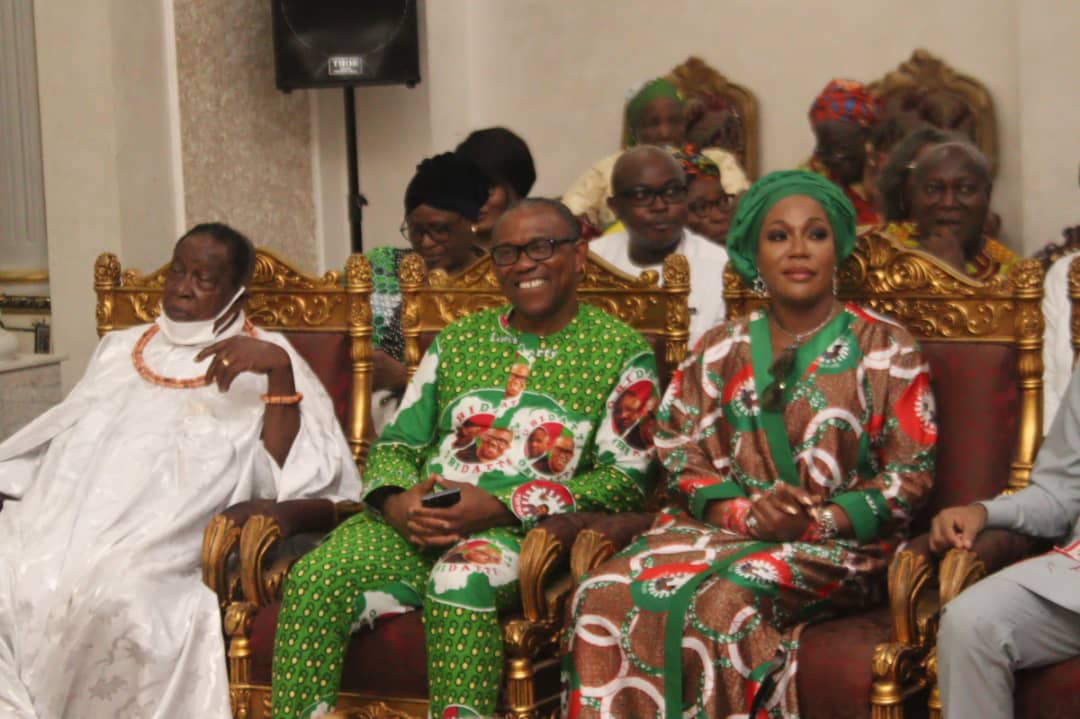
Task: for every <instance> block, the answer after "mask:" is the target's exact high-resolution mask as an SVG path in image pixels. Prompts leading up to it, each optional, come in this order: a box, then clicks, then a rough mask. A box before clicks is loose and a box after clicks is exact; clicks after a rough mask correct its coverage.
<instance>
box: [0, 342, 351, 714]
mask: <svg viewBox="0 0 1080 719" xmlns="http://www.w3.org/2000/svg"><path fill="white" fill-rule="evenodd" d="M242 324H243V323H242V322H236V323H234V326H233V329H232V330H231V331H227V332H225V333H223V334H222V335H221V336H220V337H219V339H220V338H224V337H226V336H229V335H231V334H236V333H238V332H239V331H240V327H241V325H242ZM146 329H147V326H145V325H144V326H142V327H136V328H133V329H130V330H125V331H119V332H114V333H111V334H109V335H107V336H106V337H105V338H104V339H103V340H102V342H101V343H100V344H99V345H98V348H97V350H96V351H95V353H94V356H93V357H92V358H91V360H90V364H89V366H88V368H87V370H86V374H85V375H84V377H83V378H82V380H81V381H80V382H79V384H78V385H77V386H76V387H75V388H74V389H73V390H72V392H71V394H70V395H69V396H68V397H67V398H66V399H65V400H64V401H63V402H62V403H61V404H59V405H57V406H56V407H54V408H53V409H52V410H50V411H48V412H46V413H45V414H43V415H42V416H41V417H39V418H38V419H37V420H35V421H34V422H32V423H31V424H30V425H28V426H27V427H25V428H24V429H22V430H21V431H20V432H18V433H17V434H15V435H14V436H13V437H11V438H10V439H8V440H7V441H6V442H4V443H3V444H2V445H0V492H2V493H4V494H6V495H9V496H12V497H15V498H16V500H8V501H7V502H6V503H5V505H4V507H3V510H2V511H0V717H3V719H8V717H16V718H18V719H30V718H32V719H97V718H100V719H106V718H107V719H119V718H120V717H132V718H139V719H141V718H143V717H148V718H149V717H153V718H155V719H177V718H179V717H184V718H185V719H186V718H187V717H192V718H196V717H198V718H199V719H219V718H220V719H227V718H228V717H231V715H232V714H231V711H230V708H229V692H228V686H227V678H226V669H225V651H224V642H223V638H222V631H221V619H220V613H219V610H218V605H217V598H216V597H215V595H214V594H213V592H211V591H210V590H209V589H208V588H207V587H206V586H205V585H204V584H203V583H202V579H201V568H200V558H201V557H200V555H201V545H202V537H203V530H204V529H205V527H206V525H207V523H208V522H209V520H210V518H211V517H213V516H214V514H216V513H218V512H219V511H221V510H223V509H224V508H226V507H227V506H229V505H231V504H234V503H236V502H240V501H243V500H248V499H253V498H262V497H277V498H279V499H292V498H300V497H327V498H332V499H346V498H348V499H356V498H358V497H359V496H360V478H359V475H358V473H357V470H356V466H355V464H354V463H353V461H352V457H351V454H350V452H349V447H348V445H347V443H346V441H345V438H344V436H343V435H342V432H341V429H340V427H339V425H338V423H337V421H336V419H335V417H334V412H333V407H332V404H331V402H330V398H329V397H328V396H327V394H326V392H325V391H324V389H323V388H322V386H321V384H320V383H319V381H318V379H317V378H316V377H315V375H314V373H313V372H312V371H311V369H310V368H309V367H308V366H307V364H306V363H305V362H304V361H303V360H302V359H301V358H300V357H299V356H298V355H297V353H296V352H295V351H294V350H293V349H292V347H291V346H290V345H289V344H288V342H287V340H285V339H284V338H283V337H282V336H280V335H277V334H275V333H267V332H262V331H257V337H258V338H259V339H262V340H266V341H269V342H273V343H275V344H277V345H280V346H282V347H284V348H285V349H286V350H287V351H288V353H289V356H290V357H291V358H292V366H293V375H294V377H295V383H296V388H297V390H298V391H300V392H302V393H303V395H304V399H303V401H302V402H301V403H300V412H301V423H300V430H299V432H298V433H297V435H296V438H295V440H294V441H293V444H292V448H291V450H290V452H289V455H288V458H287V459H286V461H285V464H284V466H282V467H279V466H278V465H277V463H276V462H275V461H274V460H273V458H272V457H271V456H270V455H269V454H268V453H267V451H266V449H265V448H264V446H263V443H262V441H261V439H260V433H261V431H262V417H263V403H262V401H261V399H260V397H259V395H260V394H262V393H264V392H265V391H266V378H265V377H264V376H262V375H255V374H251V373H244V374H241V375H239V376H238V377H237V379H236V380H235V382H234V383H233V385H232V387H231V388H230V390H229V392H228V393H225V394H223V393H221V392H220V391H219V390H218V388H217V387H216V386H214V385H212V386H209V387H203V388H198V389H172V388H167V387H162V386H159V385H155V384H152V383H150V382H148V381H146V380H144V379H143V378H142V377H140V376H139V375H138V374H137V373H136V370H135V367H134V365H133V363H132V359H131V352H132V348H133V347H134V345H135V343H136V342H137V341H138V339H139V337H140V336H141V335H142V334H143V333H144V332H145V331H146ZM202 346H205V345H197V346H181V345H175V344H172V343H170V341H169V340H167V339H166V338H165V334H164V333H163V332H159V333H158V334H157V335H156V336H155V337H154V338H153V339H152V340H151V341H150V343H149V345H148V346H147V347H146V350H145V352H144V357H145V360H146V364H147V365H148V366H149V367H150V368H151V369H152V370H153V371H154V372H156V373H158V374H160V375H163V376H166V377H172V378H187V377H193V376H198V375H200V374H201V373H203V372H205V371H206V368H207V366H208V361H204V362H201V363H199V364H195V363H193V358H194V356H195V355H196V354H197V353H198V351H199V349H200V348H201V347H202Z"/></svg>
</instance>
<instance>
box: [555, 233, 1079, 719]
mask: <svg viewBox="0 0 1080 719" xmlns="http://www.w3.org/2000/svg"><path fill="white" fill-rule="evenodd" d="M1078 282H1080V275H1078ZM1078 293H1080V284H1078ZM1041 295H1042V268H1041V267H1040V265H1039V264H1038V262H1036V261H1035V260H1025V261H1022V262H1020V263H1018V264H1017V265H1016V266H1015V267H1014V269H1013V270H1012V272H1011V274H1010V275H1009V276H1008V277H999V278H996V279H995V280H994V281H992V282H989V283H986V284H982V283H978V282H975V281H973V280H970V279H968V278H967V277H964V276H962V275H960V274H958V273H957V272H955V271H954V270H952V269H951V268H949V267H946V266H945V265H943V264H942V263H941V262H940V261H939V260H937V259H936V258H934V257H932V256H931V255H929V254H927V253H924V252H922V251H920V250H909V249H903V248H899V247H897V246H895V245H894V244H893V243H891V242H889V241H888V239H886V238H884V237H882V236H880V235H874V234H868V235H865V236H863V237H861V238H860V239H859V242H858V245H857V246H856V249H855V252H854V254H853V255H852V257H851V258H850V259H849V260H848V261H847V262H846V263H845V265H844V266H843V267H842V268H841V270H840V273H839V296H840V298H841V299H843V300H846V301H854V302H858V303H859V304H862V305H864V306H868V307H870V308H872V309H874V310H877V311H879V312H881V313H884V314H887V315H891V316H892V317H894V318H896V319H897V320H899V321H900V322H902V323H904V325H905V326H906V327H908V329H909V330H910V331H911V332H912V334H914V335H915V336H916V338H918V339H919V340H920V344H921V345H922V349H923V352H924V354H925V356H926V359H927V361H928V362H929V364H930V367H931V374H932V377H933V380H932V382H933V385H934V390H935V393H936V398H937V415H938V417H937V418H938V423H939V432H938V438H939V439H938V442H939V445H938V460H937V481H936V485H935V488H934V493H933V495H932V497H931V499H930V502H929V503H928V506H927V507H925V508H923V510H922V511H921V512H920V513H919V515H918V516H917V517H916V518H915V521H914V525H913V535H917V536H915V539H913V540H912V541H911V542H910V543H909V544H908V545H907V547H906V548H905V551H901V552H899V553H898V554H897V555H896V557H895V558H894V560H893V562H892V564H891V566H890V568H889V572H888V577H887V586H883V587H882V593H883V594H885V593H886V591H887V597H888V601H887V603H886V604H884V605H882V606H880V607H878V608H877V609H874V610H871V611H869V612H864V613H862V614H858V615H852V616H844V617H838V618H835V619H831V620H827V621H823V622H818V623H815V624H812V625H810V626H809V627H807V628H806V630H805V631H804V632H803V634H802V638H801V639H800V644H799V655H798V662H799V673H798V678H797V682H798V692H799V697H800V699H799V703H800V713H801V715H802V716H803V717H804V718H807V719H815V718H817V717H840V716H843V717H865V716H872V717H874V718H875V719H898V718H899V717H902V716H903V715H904V709H905V706H906V707H907V708H909V709H911V710H912V713H913V714H914V713H920V714H921V713H922V711H925V709H926V704H925V703H924V702H925V699H926V696H927V690H928V684H929V681H930V680H928V679H927V671H928V669H927V664H928V663H930V662H932V661H933V653H932V650H931V647H932V644H933V640H934V636H935V634H936V623H937V612H938V607H939V599H938V589H937V585H936V583H935V582H934V579H935V573H936V571H937V570H936V565H935V562H934V561H933V559H932V558H931V557H930V554H929V550H928V544H927V538H926V536H925V534H920V533H921V532H924V531H925V529H926V527H927V525H928V521H929V518H930V517H932V516H933V514H934V513H935V512H936V511H937V510H938V509H940V508H941V507H944V506H951V505H954V504H960V503H966V502H970V501H974V500H976V499H981V498H985V497H990V496H993V495H995V494H997V493H998V492H1000V491H1002V490H1004V489H1006V488H1007V487H1008V488H1017V487H1021V486H1023V485H1024V484H1025V483H1026V482H1027V479H1028V475H1029V473H1030V471H1031V466H1032V462H1033V459H1034V456H1035V451H1036V448H1037V444H1038V441H1039V437H1040V436H1041V430H1040V425H1041V417H1042V408H1041V404H1042V391H1041V385H1042V356H1041V344H1042V314H1041V309H1040V304H1039V303H1040V297H1041ZM725 301H726V303H727V307H728V312H729V316H733V317H734V316H739V315H742V314H745V313H746V312H749V311H750V310H752V309H755V308H757V307H760V306H763V304H764V300H762V299H761V298H759V297H757V296H755V295H754V294H753V293H752V292H750V291H749V288H747V287H746V286H745V285H744V284H743V283H742V282H741V280H740V279H739V278H738V276H737V275H735V274H734V272H733V271H732V270H731V269H730V267H729V269H728V271H727V275H726V277H725ZM620 519H621V518H620V517H611V518H606V519H603V520H600V521H599V522H598V523H597V525H596V526H591V527H588V528H586V529H583V530H582V531H581V532H580V534H579V535H578V538H577V542H576V543H575V544H574V547H573V550H572V554H571V566H572V572H573V576H575V577H577V576H580V573H583V572H585V571H587V570H589V569H592V568H594V567H596V566H597V565H598V564H599V563H600V562H602V561H603V560H604V559H606V558H607V557H609V556H611V554H613V553H614V552H615V551H617V550H618V549H619V548H621V547H622V546H624V545H625V543H626V542H627V541H628V540H629V538H630V537H631V536H633V533H634V531H633V530H634V529H638V530H640V529H641V528H642V527H641V526H638V527H627V526H626V522H622V526H615V525H617V524H618V523H619V521H620ZM549 521H550V520H549ZM636 521H637V522H638V524H639V525H641V524H643V523H645V522H647V518H645V519H641V518H638V519H637V520H636ZM546 525H547V523H545V525H542V526H546ZM534 531H535V530H534ZM995 541H997V542H999V543H1002V544H1016V543H1017V542H1014V541H1013V540H1010V539H1008V538H1002V537H1000V536H999V537H998V538H997V539H996V540H995ZM1019 544H1021V545H1023V544H1024V543H1023V542H1019ZM942 572H943V573H944V572H945V567H944V566H943V568H942ZM945 591H946V590H945V588H944V585H943V588H942V592H945ZM920 710H921V711H920Z"/></svg>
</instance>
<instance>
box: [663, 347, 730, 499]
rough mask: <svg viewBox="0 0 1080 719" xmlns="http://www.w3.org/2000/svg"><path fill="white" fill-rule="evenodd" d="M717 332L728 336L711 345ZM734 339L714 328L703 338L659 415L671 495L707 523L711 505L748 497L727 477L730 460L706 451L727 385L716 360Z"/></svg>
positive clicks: (683, 366) (681, 369)
mask: <svg viewBox="0 0 1080 719" xmlns="http://www.w3.org/2000/svg"><path fill="white" fill-rule="evenodd" d="M718 332H725V333H727V336H726V337H722V338H719V339H718V341H715V342H714V341H711V340H713V339H714V338H717V337H718V335H717V334H716V333H718ZM734 339H735V337H734V336H733V333H732V332H731V331H730V330H729V329H723V330H721V329H714V330H712V331H710V332H709V333H707V334H706V335H705V336H703V337H702V338H701V340H700V341H699V342H698V344H697V346H696V347H695V348H694V351H693V352H692V353H691V354H690V356H689V357H687V359H686V360H684V361H683V363H682V364H681V365H680V366H679V368H678V369H677V370H676V371H675V374H674V376H673V377H672V379H671V384H670V385H669V386H668V389H667V392H666V393H665V394H664V399H663V401H662V402H661V403H660V409H659V411H658V413H657V428H656V455H657V458H658V459H659V460H660V463H661V464H662V465H663V466H664V469H665V470H666V471H667V475H668V478H669V479H668V492H669V494H670V495H671V498H672V499H673V500H676V501H679V502H680V503H684V504H685V505H686V507H687V509H688V510H689V511H690V513H691V514H692V515H693V516H694V517H695V518H697V519H699V520H702V519H704V514H705V508H706V506H707V505H708V503H709V502H710V501H712V500H724V499H734V498H736V497H743V498H745V497H746V496H747V495H746V492H745V491H744V490H743V488H742V486H741V485H739V484H738V483H737V482H735V481H734V480H732V479H731V478H730V477H729V476H728V472H727V468H728V467H730V461H729V460H728V459H727V458H725V457H716V456H712V454H710V453H709V452H708V451H707V450H706V448H705V447H704V446H703V440H705V439H707V438H708V437H710V436H712V434H713V433H714V432H715V431H716V423H717V420H718V419H720V418H719V416H718V413H719V412H720V400H721V392H722V390H723V386H724V382H723V380H722V379H721V378H720V377H718V376H717V374H716V367H715V364H714V361H715V359H717V358H718V357H720V356H722V354H724V353H726V351H727V350H728V349H730V347H731V345H732V342H733V341H734Z"/></svg>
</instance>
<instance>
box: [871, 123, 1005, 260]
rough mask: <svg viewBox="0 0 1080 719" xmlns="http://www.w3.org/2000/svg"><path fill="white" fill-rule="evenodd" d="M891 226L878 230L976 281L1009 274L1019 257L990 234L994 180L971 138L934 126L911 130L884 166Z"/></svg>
mask: <svg viewBox="0 0 1080 719" xmlns="http://www.w3.org/2000/svg"><path fill="white" fill-rule="evenodd" d="M879 188H880V191H881V199H882V206H883V211H884V214H885V218H886V220H887V222H886V224H885V225H883V226H881V227H879V228H876V230H874V231H875V232H878V233H880V234H883V235H885V236H886V237H888V238H889V239H890V240H892V241H893V242H895V243H897V244H899V245H901V246H904V247H913V248H916V249H921V250H925V251H926V252H929V253H930V254H932V255H935V256H936V257H938V258H940V259H941V260H943V261H944V262H946V263H948V264H949V265H951V266H953V267H954V268H956V269H957V270H959V271H961V272H963V273H964V274H966V275H968V276H969V277H971V278H973V279H977V280H982V281H985V280H989V279H990V278H992V277H995V276H996V275H999V274H1004V273H1006V272H1008V270H1009V268H1010V267H1012V265H1013V263H1015V262H1016V260H1017V259H1018V258H1017V256H1016V255H1015V254H1014V253H1013V252H1012V251H1011V250H1010V249H1008V248H1007V247H1005V246H1004V245H1002V244H1001V243H1000V242H998V241H997V240H995V239H993V238H992V237H990V236H989V234H988V233H987V232H986V230H985V228H986V224H987V219H988V217H989V216H990V193H991V191H992V189H993V178H992V176H991V173H990V163H989V162H988V161H987V159H986V156H985V155H983V154H982V152H981V151H980V150H979V149H978V148H977V147H975V145H973V144H972V143H970V142H968V141H967V140H963V139H958V138H957V137H956V136H955V135H951V134H948V133H945V132H942V131H941V130H938V129H936V128H932V127H926V128H921V129H918V130H915V131H914V132H912V133H911V134H909V135H908V136H907V137H906V138H904V140H903V141H902V142H901V143H900V144H899V145H898V146H897V148H896V150H895V151H894V152H893V155H892V157H890V158H889V161H888V163H887V164H886V166H885V168H884V169H883V170H882V173H881V178H880V179H879Z"/></svg>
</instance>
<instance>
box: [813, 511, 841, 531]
mask: <svg viewBox="0 0 1080 719" xmlns="http://www.w3.org/2000/svg"><path fill="white" fill-rule="evenodd" d="M834 511H835V510H833V508H832V507H826V508H825V509H823V510H821V514H820V515H818V516H819V519H818V524H820V525H821V538H822V539H836V537H837V536H838V535H839V534H840V528H839V527H838V526H836V515H835V514H833V512H834Z"/></svg>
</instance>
